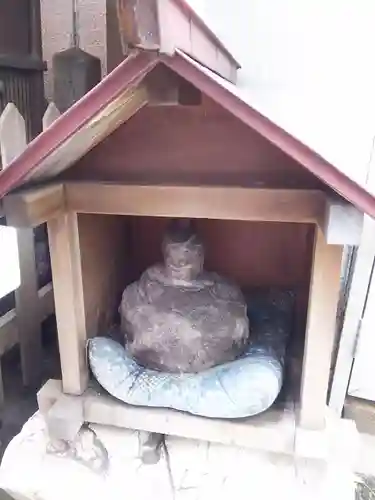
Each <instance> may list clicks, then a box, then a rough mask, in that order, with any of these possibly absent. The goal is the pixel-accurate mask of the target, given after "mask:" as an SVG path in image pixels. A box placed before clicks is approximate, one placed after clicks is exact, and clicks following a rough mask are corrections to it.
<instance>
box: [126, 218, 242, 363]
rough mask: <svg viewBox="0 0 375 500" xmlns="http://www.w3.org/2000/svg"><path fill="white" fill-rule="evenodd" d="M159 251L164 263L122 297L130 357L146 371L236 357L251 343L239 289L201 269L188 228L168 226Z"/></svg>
mask: <svg viewBox="0 0 375 500" xmlns="http://www.w3.org/2000/svg"><path fill="white" fill-rule="evenodd" d="M163 252H164V264H159V265H155V266H152V267H150V268H148V269H147V270H146V271H145V272H144V273H143V274H142V276H141V278H140V279H139V280H138V281H136V282H134V283H132V284H131V285H129V286H128V287H127V288H126V289H125V291H124V293H123V297H122V302H121V307H120V313H121V320H122V330H123V332H124V334H125V339H126V348H127V350H128V351H129V353H130V354H131V355H132V356H133V357H134V358H135V359H136V360H137V361H138V362H139V363H140V364H141V365H143V366H146V367H147V368H153V369H156V370H162V371H167V372H177V373H178V372H199V371H201V370H204V369H207V368H210V367H212V366H215V365H218V364H221V363H226V362H228V361H232V360H234V359H235V358H237V357H238V356H239V355H241V354H242V353H243V351H244V349H245V348H246V346H247V343H248V339H249V324H248V318H247V314H246V303H245V301H244V298H243V296H242V293H241V291H240V289H239V288H238V287H237V286H236V285H234V284H232V283H230V282H229V281H227V280H225V279H224V278H222V277H221V276H219V275H217V274H216V273H209V272H205V271H203V260H204V252H203V245H202V243H201V242H200V241H199V239H198V237H197V236H196V235H195V234H193V233H191V232H190V230H189V229H186V228H182V229H181V228H180V227H178V226H177V228H173V227H172V229H171V230H170V231H169V233H167V235H166V238H165V239H164V244H163Z"/></svg>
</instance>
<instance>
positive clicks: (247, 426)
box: [38, 380, 295, 453]
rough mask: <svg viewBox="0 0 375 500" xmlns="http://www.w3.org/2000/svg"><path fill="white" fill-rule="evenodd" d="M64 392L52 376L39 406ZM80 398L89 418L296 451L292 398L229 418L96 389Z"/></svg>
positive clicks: (283, 450) (236, 443) (187, 436)
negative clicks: (132, 401)
mask: <svg viewBox="0 0 375 500" xmlns="http://www.w3.org/2000/svg"><path fill="white" fill-rule="evenodd" d="M61 394H62V387H61V382H59V381H57V380H49V381H48V382H47V383H46V384H45V385H44V386H43V387H42V389H41V390H40V391H39V393H38V402H39V407H40V408H43V409H44V410H49V408H51V407H52V404H53V403H54V401H57V400H58V399H59V398H60V396H61ZM79 398H80V399H81V401H83V417H84V421H85V422H90V423H96V424H101V425H110V426H114V427H119V428H125V429H136V430H140V431H147V432H155V433H160V434H167V435H172V436H173V435H174V436H181V437H185V438H188V439H200V440H205V441H207V440H208V441H212V442H216V443H222V444H228V445H232V446H241V447H245V448H252V449H259V450H265V451H274V452H279V453H293V451H294V437H295V409H294V404H293V403H292V402H288V403H286V404H284V405H283V404H281V403H276V404H275V405H274V406H273V407H272V408H270V409H269V410H268V411H267V412H265V413H262V414H260V415H256V416H253V417H250V418H248V419H239V420H225V419H210V418H205V417H198V416H195V415H190V414H188V413H184V412H178V411H175V410H171V409H169V408H146V407H137V406H131V405H127V404H126V403H123V402H122V401H117V400H116V399H114V398H112V397H111V396H108V395H105V394H98V393H97V392H95V391H94V390H92V389H88V390H86V391H85V393H84V394H83V395H81V396H79Z"/></svg>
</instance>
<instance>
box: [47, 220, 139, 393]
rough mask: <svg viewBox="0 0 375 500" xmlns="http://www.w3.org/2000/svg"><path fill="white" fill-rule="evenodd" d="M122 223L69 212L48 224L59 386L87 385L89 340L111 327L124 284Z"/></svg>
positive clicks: (80, 387)
mask: <svg viewBox="0 0 375 500" xmlns="http://www.w3.org/2000/svg"><path fill="white" fill-rule="evenodd" d="M125 222H126V219H125V218H122V217H108V216H93V215H82V214H79V215H77V214H75V213H67V214H65V215H63V216H61V217H59V218H56V219H54V220H52V221H49V223H48V234H49V241H50V250H51V261H52V275H53V282H54V290H55V304H56V306H55V308H56V319H57V326H58V335H59V346H60V358H61V367H62V377H63V387H64V392H65V393H67V394H73V395H75V394H82V392H83V391H84V390H85V389H86V387H87V381H88V368H87V364H86V340H87V338H89V337H91V336H95V335H99V334H104V333H106V332H107V330H108V328H109V327H110V326H111V325H112V324H113V322H114V319H115V314H116V311H117V308H118V306H119V303H120V299H121V292H122V290H123V288H124V287H125V284H126V283H127V281H128V280H127V274H126V273H127V266H128V265H129V262H128V259H127V253H126V247H125V242H126V224H125Z"/></svg>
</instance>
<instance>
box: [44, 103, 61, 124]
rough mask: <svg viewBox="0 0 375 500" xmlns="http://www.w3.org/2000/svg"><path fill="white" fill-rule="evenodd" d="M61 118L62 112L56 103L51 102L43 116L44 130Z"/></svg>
mask: <svg viewBox="0 0 375 500" xmlns="http://www.w3.org/2000/svg"><path fill="white" fill-rule="evenodd" d="M60 116H61V113H60V111H59V110H58V109H57V106H56V104H55V103H54V102H50V103H49V104H48V107H47V109H46V112H45V113H44V115H43V130H46V129H47V128H48V127H49V126H50V125H52V123H53V122H54V121H56V120H57V119H58V118H59V117H60Z"/></svg>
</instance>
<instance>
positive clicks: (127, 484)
mask: <svg viewBox="0 0 375 500" xmlns="http://www.w3.org/2000/svg"><path fill="white" fill-rule="evenodd" d="M341 440H342V436H341ZM351 459H352V457H349V460H344V458H343V457H341V459H340V460H338V459H334V458H333V457H332V458H331V459H330V460H326V461H322V460H317V459H306V458H303V459H302V458H299V457H296V456H295V455H285V454H275V453H267V452H259V451H254V450H250V449H248V448H243V447H239V446H228V445H223V444H219V443H209V442H207V441H198V440H192V439H184V438H180V437H166V438H165V445H163V446H162V449H161V458H160V460H159V462H158V463H156V464H153V465H145V464H143V463H142V461H141V459H140V456H139V436H138V432H137V431H132V430H127V429H118V428H115V427H108V426H104V425H95V424H90V425H87V426H83V427H82V429H81V430H80V432H79V433H78V435H77V436H76V438H75V439H74V441H72V442H71V443H67V442H63V441H56V442H52V443H51V441H50V439H49V435H48V432H47V427H46V424H45V419H44V417H43V416H42V415H41V414H40V413H37V414H35V415H34V417H32V418H31V419H30V421H29V422H27V423H26V424H25V426H24V428H23V430H22V431H21V433H20V434H19V435H18V436H16V437H15V438H14V439H13V441H12V442H11V443H10V445H9V447H8V448H7V450H6V452H5V455H4V459H3V462H2V464H1V468H0V488H3V489H5V490H6V491H8V492H9V493H10V494H11V495H12V496H14V498H15V499H16V500H25V499H28V500H31V499H37V500H66V499H67V498H69V499H77V500H94V499H97V498H98V499H99V498H108V499H111V500H120V499H121V500H123V499H124V498H131V499H132V500H157V499H159V498H160V499H163V500H172V499H173V500H201V499H202V500H207V499H209V498H215V500H221V499H222V500H224V499H225V500H228V498H234V497H235V498H236V500H242V499H243V500H245V499H246V500H248V499H249V498H261V499H262V500H268V499H269V500H275V499H276V498H277V500H283V499H285V500H291V499H292V500H294V499H295V500H297V499H298V500H301V499H309V500H310V499H311V500H316V499H317V498H319V499H327V500H328V499H330V500H331V499H332V498H339V499H340V500H349V499H350V500H354V475H353V474H352V472H351Z"/></svg>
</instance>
